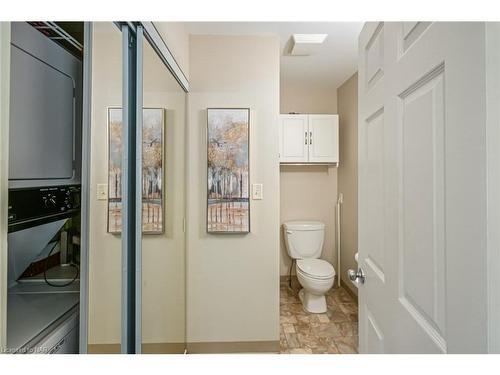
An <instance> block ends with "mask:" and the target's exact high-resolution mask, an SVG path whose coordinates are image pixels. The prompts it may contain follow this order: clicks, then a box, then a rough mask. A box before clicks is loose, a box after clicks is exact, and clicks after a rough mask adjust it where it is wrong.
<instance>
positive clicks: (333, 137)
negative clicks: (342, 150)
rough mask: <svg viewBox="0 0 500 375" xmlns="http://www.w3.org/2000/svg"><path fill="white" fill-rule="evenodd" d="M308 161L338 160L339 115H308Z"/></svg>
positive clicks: (326, 161) (329, 161)
mask: <svg viewBox="0 0 500 375" xmlns="http://www.w3.org/2000/svg"><path fill="white" fill-rule="evenodd" d="M308 138H309V142H308V143H309V162H311V163H337V162H338V161H339V146H338V145H339V116H338V115H309V137H308Z"/></svg>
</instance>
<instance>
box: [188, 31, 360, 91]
mask: <svg viewBox="0 0 500 375" xmlns="http://www.w3.org/2000/svg"><path fill="white" fill-rule="evenodd" d="M362 26H363V23H362V22H188V23H187V27H188V31H189V33H190V34H208V35H278V36H279V37H280V45H281V80H282V82H286V84H308V85H310V84H313V85H317V86H320V87H322V88H333V89H336V88H337V87H338V86H340V85H341V84H342V83H343V82H344V81H345V80H346V79H347V78H349V77H350V76H351V75H352V74H353V73H354V72H355V71H356V70H357V55H358V35H359V32H360V31H361V28H362ZM292 34H328V37H327V38H326V40H325V42H324V43H323V46H322V47H321V48H320V51H319V52H318V53H317V54H316V55H313V56H287V55H286V53H284V52H285V51H288V48H289V45H288V43H289V40H290V37H291V36H292Z"/></svg>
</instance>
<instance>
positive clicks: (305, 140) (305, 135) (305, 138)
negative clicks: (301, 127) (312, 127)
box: [304, 132, 307, 146]
mask: <svg viewBox="0 0 500 375" xmlns="http://www.w3.org/2000/svg"><path fill="white" fill-rule="evenodd" d="M304 144H305V145H306V146H307V132H305V133H304Z"/></svg>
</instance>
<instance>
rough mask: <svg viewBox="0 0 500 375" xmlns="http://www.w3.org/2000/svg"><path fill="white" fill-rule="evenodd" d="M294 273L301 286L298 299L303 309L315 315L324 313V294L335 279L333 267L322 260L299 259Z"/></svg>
mask: <svg viewBox="0 0 500 375" xmlns="http://www.w3.org/2000/svg"><path fill="white" fill-rule="evenodd" d="M296 271H297V279H298V280H299V283H300V285H301V286H302V289H301V290H300V292H299V298H300V301H301V302H302V305H303V306H304V309H305V310H307V311H309V312H311V313H315V314H321V313H324V312H326V310H327V306H326V298H325V294H326V293H327V292H328V291H329V290H330V289H331V288H332V286H333V281H334V279H335V269H334V268H333V266H332V265H331V264H330V263H328V262H327V261H326V260H322V259H299V260H297V265H296Z"/></svg>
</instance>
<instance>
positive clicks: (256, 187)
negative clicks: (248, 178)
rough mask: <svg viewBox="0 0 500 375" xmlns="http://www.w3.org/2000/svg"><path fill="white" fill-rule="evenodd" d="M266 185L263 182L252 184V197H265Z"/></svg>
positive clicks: (259, 198)
mask: <svg viewBox="0 0 500 375" xmlns="http://www.w3.org/2000/svg"><path fill="white" fill-rule="evenodd" d="M263 190H264V187H263V185H262V184H252V199H254V200H261V199H264V191H263Z"/></svg>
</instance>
